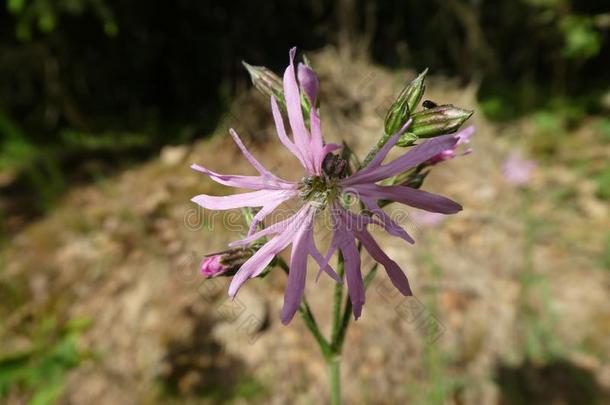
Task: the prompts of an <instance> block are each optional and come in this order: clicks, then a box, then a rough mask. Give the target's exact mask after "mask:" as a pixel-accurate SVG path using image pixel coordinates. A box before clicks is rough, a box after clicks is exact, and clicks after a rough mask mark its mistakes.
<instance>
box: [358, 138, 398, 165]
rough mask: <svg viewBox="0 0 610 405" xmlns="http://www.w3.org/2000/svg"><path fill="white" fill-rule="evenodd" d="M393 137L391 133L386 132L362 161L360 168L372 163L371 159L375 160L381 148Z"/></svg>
mask: <svg viewBox="0 0 610 405" xmlns="http://www.w3.org/2000/svg"><path fill="white" fill-rule="evenodd" d="M391 137H392V135H391V134H389V135H388V134H386V133H385V132H384V134H383V135H382V136H381V137H380V138H379V139H378V140H377V143H376V144H375V145H374V146H373V147H372V148H371V150H370V151H369V153H367V154H366V157H365V158H364V161H363V162H362V165H361V166H360V168H365V167H367V166H368V164H369V163H371V160H373V158H374V157H375V155H376V154H377V152H379V149H381V148H383V145H385V144H386V143H387V142H388V141H389V140H390V138H391Z"/></svg>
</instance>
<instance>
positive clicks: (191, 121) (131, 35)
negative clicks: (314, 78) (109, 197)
mask: <svg viewBox="0 0 610 405" xmlns="http://www.w3.org/2000/svg"><path fill="white" fill-rule="evenodd" d="M346 7H347V8H346ZM253 21H256V22H257V24H256V27H255V28H254V26H253V23H252V22H253ZM609 27H610V6H609V5H608V2H607V1H605V0H579V1H576V0H495V1H491V0H488V1H470V0H448V1H441V0H436V1H432V2H428V1H423V0H421V1H411V2H404V1H402V0H386V1H383V2H375V1H366V0H360V1H357V2H342V1H337V0H316V1H313V2H310V1H305V0H283V1H279V0H274V1H270V2H263V3H260V2H250V1H245V0H235V1H233V2H224V3H222V2H217V1H213V0H200V1H192V0H178V1H175V2H165V3H155V4H151V3H150V2H148V1H144V0H134V1H132V2H128V3H127V2H121V1H117V0H7V1H6V2H5V7H2V8H0V170H5V171H6V170H12V171H14V172H16V173H17V174H16V178H17V179H18V183H19V184H20V186H19V187H17V188H18V189H28V188H29V192H35V193H36V194H41V195H42V196H41V197H40V199H39V200H40V204H38V205H39V206H40V208H45V207H49V206H52V201H53V200H54V198H55V197H54V196H57V195H59V194H61V193H62V191H63V190H64V189H65V187H66V186H67V185H69V184H72V183H73V182H74V181H75V180H74V178H73V177H74V175H75V174H76V177H77V178H78V179H82V178H86V177H87V176H89V177H91V175H92V174H91V173H90V171H89V170H88V169H87V170H83V167H87V166H90V165H88V162H90V161H91V160H92V159H93V160H95V162H97V163H96V167H97V169H96V170H97V171H99V170H107V169H108V168H116V167H121V165H120V164H119V165H117V162H120V163H123V164H124V163H125V162H129V161H135V160H138V159H142V158H146V157H147V156H150V154H151V153H155V152H156V151H158V149H159V148H160V147H161V146H163V145H165V144H176V143H184V142H190V141H192V140H193V139H195V138H196V137H201V136H205V135H207V134H208V133H210V132H211V131H212V129H213V128H214V127H215V126H216V124H217V122H218V120H219V119H220V117H221V116H222V114H223V113H224V112H225V111H226V109H227V106H228V105H229V100H231V99H233V96H234V95H235V94H236V93H238V92H239V91H241V90H243V89H244V88H247V87H248V86H249V85H250V84H249V82H248V77H247V73H246V72H245V71H244V69H243V68H242V66H241V60H247V61H250V62H252V63H254V64H264V65H267V66H268V67H270V68H271V69H273V70H275V71H280V70H281V68H282V67H283V66H284V65H285V63H286V60H287V59H286V50H287V49H288V48H289V47H290V46H293V45H298V46H299V47H300V48H301V49H304V50H308V49H317V48H320V47H322V46H324V45H326V44H334V45H338V46H341V47H347V48H349V47H350V46H349V45H350V44H351V47H353V48H358V47H362V48H364V52H365V53H368V54H369V55H370V56H371V57H372V58H373V59H374V60H375V61H376V62H380V63H383V64H385V65H388V66H393V67H401V68H403V67H405V66H410V67H413V68H415V69H418V70H421V69H423V68H425V67H430V68H431V72H433V73H434V74H446V75H448V76H452V77H458V78H460V79H461V80H463V81H464V82H468V81H470V80H472V79H474V80H477V81H480V83H481V87H480V92H479V98H480V101H481V109H482V110H483V112H484V113H485V114H486V115H487V116H489V117H491V118H493V119H498V120H507V119H512V118H514V117H517V116H519V115H521V114H529V113H531V112H532V111H538V110H541V109H542V110H544V111H550V112H551V113H553V114H556V115H562V114H568V115H569V118H568V120H569V121H570V122H572V121H577V120H578V119H580V118H581V117H583V116H584V115H586V114H592V113H593V114H595V113H599V112H600V110H601V107H600V97H601V95H602V94H603V93H604V92H607V91H608V88H609V86H610V71H609V70H608V69H607V63H606V64H605V63H604V61H607V60H608V59H609V58H610V42H609V41H608V30H609ZM346 44H347V45H346ZM100 162H102V164H101V165H100V164H99V163H100ZM83 163H85V164H83ZM104 165H105V167H106V168H103V169H100V167H102V166H104ZM93 175H94V176H95V175H96V174H95V173H93ZM0 187H2V185H1V184H0ZM37 201H38V199H37Z"/></svg>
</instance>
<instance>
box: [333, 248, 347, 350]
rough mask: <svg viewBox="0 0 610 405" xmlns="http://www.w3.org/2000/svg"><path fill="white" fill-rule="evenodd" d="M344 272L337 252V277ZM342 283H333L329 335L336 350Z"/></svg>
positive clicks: (339, 324) (341, 260)
mask: <svg viewBox="0 0 610 405" xmlns="http://www.w3.org/2000/svg"><path fill="white" fill-rule="evenodd" d="M344 273H345V264H344V261H343V255H342V254H341V252H339V256H338V258H337V274H338V275H339V278H341V279H343V274H344ZM343 284H344V283H337V284H335V304H334V307H333V329H332V335H331V339H330V342H331V346H332V347H333V349H334V350H336V343H337V341H338V337H339V335H340V333H341V331H340V329H339V327H340V326H341V302H342V301H343Z"/></svg>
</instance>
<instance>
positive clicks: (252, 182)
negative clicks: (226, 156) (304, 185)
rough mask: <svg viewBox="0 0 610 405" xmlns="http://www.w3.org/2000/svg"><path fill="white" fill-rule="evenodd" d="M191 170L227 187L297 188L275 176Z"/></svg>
mask: <svg viewBox="0 0 610 405" xmlns="http://www.w3.org/2000/svg"><path fill="white" fill-rule="evenodd" d="M191 168H192V169H194V170H197V171H198V172H201V173H204V174H207V175H208V176H209V177H210V178H211V179H212V180H214V181H215V182H217V183H220V184H223V185H225V186H229V187H238V188H249V189H251V190H262V189H267V190H294V189H296V188H297V184H296V183H292V182H288V181H285V180H281V179H278V178H277V177H275V176H274V177H272V178H269V177H264V176H240V175H230V174H220V173H216V172H214V171H212V170H209V169H206V168H205V167H203V166H200V165H198V164H193V165H191Z"/></svg>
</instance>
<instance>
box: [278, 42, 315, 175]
mask: <svg viewBox="0 0 610 405" xmlns="http://www.w3.org/2000/svg"><path fill="white" fill-rule="evenodd" d="M295 54H296V48H292V49H291V50H290V65H289V66H288V67H287V68H286V71H285V72H284V98H285V99H286V109H287V110H288V121H290V127H291V128H292V135H293V138H294V143H295V144H296V146H297V148H298V149H299V150H300V151H301V154H302V156H303V158H304V159H305V166H306V168H307V170H308V171H309V172H310V173H312V174H314V170H313V169H314V167H313V161H312V156H311V153H310V149H309V132H308V131H307V128H306V127H305V121H304V120H303V112H302V110H301V95H300V93H299V86H298V84H297V80H296V77H295V74H294V56H295Z"/></svg>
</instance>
